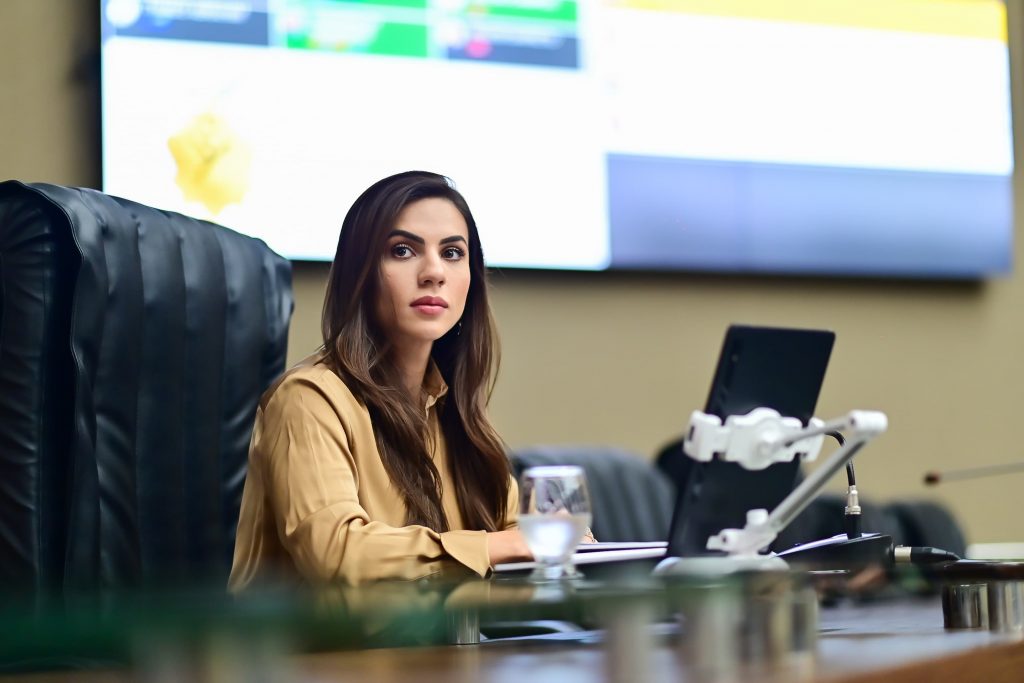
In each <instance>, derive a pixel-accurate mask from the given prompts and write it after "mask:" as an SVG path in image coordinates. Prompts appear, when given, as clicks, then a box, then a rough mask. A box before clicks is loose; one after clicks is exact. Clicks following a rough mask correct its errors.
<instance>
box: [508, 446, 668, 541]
mask: <svg viewBox="0 0 1024 683" xmlns="http://www.w3.org/2000/svg"><path fill="white" fill-rule="evenodd" d="M509 457H510V458H511V461H512V469H513V472H514V473H515V475H516V477H518V476H519V475H520V474H521V473H522V471H523V469H524V468H526V467H535V466H541V465H579V466H581V467H582V468H583V471H584V473H585V474H586V477H587V488H588V489H589V491H590V506H591V510H592V515H593V523H592V525H591V530H592V531H593V532H594V536H595V537H596V538H597V540H599V541H664V540H665V539H666V538H667V537H668V527H669V524H670V523H671V522H672V506H673V504H674V502H675V487H674V486H673V485H672V483H671V482H670V481H669V480H668V478H667V477H666V476H665V475H664V474H662V473H661V472H660V471H658V470H657V469H656V468H655V467H654V466H653V465H651V463H649V462H648V461H647V460H645V459H644V458H643V457H641V456H639V455H635V454H633V453H630V452H628V451H624V450H621V449H617V448H610V447H604V446H534V447H531V448H523V449H517V450H515V451H514V452H513V453H511V454H510V456H509Z"/></svg>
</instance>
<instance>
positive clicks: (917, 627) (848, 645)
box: [0, 600, 1024, 683]
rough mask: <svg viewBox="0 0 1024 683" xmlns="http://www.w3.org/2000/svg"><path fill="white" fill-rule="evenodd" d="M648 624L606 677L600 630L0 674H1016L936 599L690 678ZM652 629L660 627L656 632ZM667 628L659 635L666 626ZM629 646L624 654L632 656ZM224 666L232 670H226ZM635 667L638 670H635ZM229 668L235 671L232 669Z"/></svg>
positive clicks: (845, 622)
mask: <svg viewBox="0 0 1024 683" xmlns="http://www.w3.org/2000/svg"><path fill="white" fill-rule="evenodd" d="M672 630H673V629H672V628H671V626H668V627H660V628H659V627H655V628H654V629H653V630H652V637H651V648H650V651H649V652H648V653H647V654H646V656H643V657H642V658H641V659H640V660H638V661H640V666H639V667H636V666H633V667H631V668H629V670H628V673H626V674H622V673H620V674H618V675H616V673H615V671H616V667H620V668H621V666H622V664H621V663H616V662H615V661H612V660H613V659H614V655H610V654H609V648H607V647H606V643H605V634H602V633H600V632H588V634H587V635H586V637H584V638H583V642H567V641H565V640H564V637H563V636H552V637H545V638H542V639H541V638H538V639H532V640H531V639H521V640H511V639H510V640H504V641H490V642H485V643H483V644H481V645H476V646H461V647H460V646H447V647H419V648H404V649H395V648H388V649H372V650H358V651H344V652H330V653H321V654H304V655H291V656H282V657H262V658H258V659H257V660H256V661H253V660H248V659H246V660H237V661H235V660H232V659H231V657H229V656H221V657H219V658H214V659H213V660H210V661H206V662H205V663H204V664H203V665H202V666H200V667H199V668H196V667H194V666H193V667H192V668H189V667H188V666H184V667H183V668H180V669H178V670H174V669H173V668H172V669H170V670H167V669H161V668H160V667H155V668H154V669H153V670H152V671H148V672H147V671H142V672H140V671H132V672H130V671H124V670H121V671H118V670H108V671H88V672H74V673H68V672H61V673H42V674H32V675H16V676H0V681H4V682H5V683H14V682H21V683H30V682H31V683H50V682H55V681H73V682H77V683H98V682H100V681H102V682H104V683H108V682H110V683H113V682H120V681H134V680H147V679H152V680H196V681H201V680H252V676H254V675H255V674H256V673H259V674H260V678H262V679H263V680H286V681H341V682H345V681H352V682H357V681H358V682H359V683H409V682H410V681H417V682H422V683H476V682H478V681H491V682H493V683H576V682H579V683H590V682H595V681H613V680H616V681H617V680H628V681H630V683H634V682H636V683H640V682H641V681H642V680H645V679H646V680H650V681H728V680H744V681H745V680H759V681H772V682H780V683H781V682H782V681H787V682H788V681H815V682H819V683H825V682H827V683H875V682H880V681H899V683H946V682H949V683H954V682H955V683H963V682H969V681H981V682H983V683H1001V682H1003V681H1021V680H1024V635H1016V636H1014V635H1001V634H994V633H990V632H988V631H946V630H944V629H943V627H942V610H941V607H940V605H939V603H938V601H937V600H927V601H923V602H922V601H918V602H910V603H907V602H902V603H896V604H879V605H872V606H850V607H839V608H826V609H823V610H822V612H821V621H820V629H819V638H818V646H817V655H816V657H814V658H805V659H804V660H803V661H796V662H793V663H791V664H789V665H788V666H786V667H784V668H781V669H776V670H774V671H767V670H764V669H758V670H755V671H751V670H747V669H742V668H735V669H733V670H731V671H724V672H719V675H718V676H714V675H704V676H700V675H698V673H699V672H695V671H693V670H692V668H691V666H690V664H689V663H688V662H687V661H686V660H685V657H684V656H683V655H682V654H681V652H680V648H679V642H680V641H679V635H678V633H671V631H672ZM659 631H660V633H659ZM666 631H668V632H666ZM640 654H641V653H639V652H634V653H631V655H630V656H633V657H637V656H640ZM232 669H234V670H235V671H234V672H232ZM638 669H639V670H638ZM232 673H236V674H238V675H237V676H234V675H232Z"/></svg>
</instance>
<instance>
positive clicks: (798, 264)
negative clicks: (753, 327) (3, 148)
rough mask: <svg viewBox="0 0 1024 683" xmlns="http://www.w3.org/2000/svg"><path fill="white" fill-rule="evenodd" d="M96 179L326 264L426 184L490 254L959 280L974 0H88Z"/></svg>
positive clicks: (1005, 128)
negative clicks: (420, 182)
mask: <svg viewBox="0 0 1024 683" xmlns="http://www.w3.org/2000/svg"><path fill="white" fill-rule="evenodd" d="M101 24H102V30H103V36H102V38H103V40H102V65H103V66H102V107H103V182H104V190H105V191H107V192H109V193H112V194H115V195H119V196H124V197H127V198H129V199H133V200H136V201H140V202H143V203H146V204H150V205H153V206H157V207H160V208H165V209H169V210H174V211H179V212H182V213H186V214H189V215H193V216H196V217H199V218H204V219H208V220H212V221H215V222H218V223H221V224H223V225H226V226H228V227H231V228H233V229H236V230H238V231H240V232H244V233H247V234H251V235H254V236H257V237H259V238H261V239H263V240H265V241H266V242H267V243H268V244H269V245H270V246H271V247H272V248H273V249H275V250H276V251H278V252H279V253H281V254H283V255H285V256H288V257H290V258H294V259H304V260H327V259H330V258H332V257H333V255H334V250H335V247H336V244H337V235H338V230H339V228H340V226H341V221H342V219H343V217H344V214H345V211H346V210H347V208H348V206H349V205H350V204H351V203H352V201H353V200H354V199H355V198H356V196H358V194H359V193H360V192H361V191H362V190H363V189H365V188H366V187H367V186H369V185H370V184H371V183H373V182H374V181H375V180H377V179H379V178H381V177H384V176H386V175H389V174H391V173H396V172H399V171H404V170H410V169H426V170H433V171H437V172H440V173H444V174H445V175H448V176H449V177H451V178H452V179H453V180H454V181H455V183H456V185H457V187H458V188H459V189H460V190H461V191H462V192H463V194H465V196H466V197H467V199H468V200H469V202H470V206H471V207H472V208H473V211H474V214H475V216H476V219H477V222H478V224H479V227H480V231H481V239H482V240H483V243H484V247H485V253H486V257H487V261H488V263H489V265H491V266H494V267H521V268H544V269H548V268H554V269H576V270H600V269H608V268H611V269H629V270H682V271H698V272H699V271H706V272H708V271H710V272H735V273H759V272H763V273H796V274H837V275H867V276H897V277H940V278H945V277H952V278H980V277H988V276H993V275H999V274H1005V273H1007V272H1009V270H1010V268H1011V257H1012V238H1013V229H1012V213H1013V206H1012V191H1011V177H1012V172H1013V154H1012V132H1011V118H1010V97H1009V64H1008V50H1007V39H1006V10H1005V7H1004V5H1003V3H1002V2H1001V1H1000V0H818V1H816V2H812V3H808V2H804V1H798V0H590V1H586V0H581V1H579V2H571V1H559V0H518V1H512V0H493V1H487V0H480V1H472V0H104V2H102V4H101Z"/></svg>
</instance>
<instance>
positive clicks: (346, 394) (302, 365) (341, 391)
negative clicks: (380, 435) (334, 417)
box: [260, 354, 365, 412]
mask: <svg viewBox="0 0 1024 683" xmlns="http://www.w3.org/2000/svg"><path fill="white" fill-rule="evenodd" d="M307 402H315V403H325V404H327V405H329V406H331V407H332V408H334V410H335V411H336V412H348V411H350V410H353V409H354V410H365V408H363V405H362V402H361V401H359V399H357V398H356V396H355V394H353V393H352V390H351V389H349V387H348V385H346V384H345V381H344V380H342V378H341V377H340V376H339V375H338V373H337V372H335V371H334V369H333V368H331V367H330V365H328V364H327V363H326V362H325V360H324V358H323V356H322V355H321V354H313V355H311V356H309V357H307V358H304V359H303V360H301V361H300V362H299V363H297V364H296V365H294V366H293V367H291V368H289V369H288V370H286V371H285V372H284V374H282V375H281V376H280V377H279V378H278V379H277V381H275V382H274V383H273V384H272V385H271V386H270V388H269V389H267V391H266V392H265V393H264V394H263V398H262V399H261V400H260V407H261V408H263V409H264V410H267V409H268V408H272V407H273V406H275V405H276V406H277V407H279V408H280V407H284V406H293V407H294V406H298V405H302V404H303V403H307Z"/></svg>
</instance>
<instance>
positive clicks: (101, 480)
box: [0, 181, 293, 592]
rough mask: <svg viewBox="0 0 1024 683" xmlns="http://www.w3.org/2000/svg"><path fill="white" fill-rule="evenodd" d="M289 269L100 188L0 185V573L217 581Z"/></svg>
mask: <svg viewBox="0 0 1024 683" xmlns="http://www.w3.org/2000/svg"><path fill="white" fill-rule="evenodd" d="M292 305H293V302H292V291H291V266H290V264H289V263H288V261H286V260H285V259H283V258H281V257H280V256H278V255H277V254H275V253H274V252H272V251H271V250H270V249H269V248H267V246H266V245H265V244H264V243H263V242H261V241H259V240H256V239H253V238H250V237H246V236H243V235H240V234H238V233H236V232H233V231H231V230H228V229H227V228H224V227H221V226H218V225H215V224H212V223H208V222H203V221H198V220H194V219H191V218H188V217H185V216H182V215H179V214H174V213H169V212H164V211H159V210H156V209H153V208H150V207H147V206H143V205H140V204H137V203H135V202H131V201H126V200H124V199H118V198H115V197H110V196H108V195H105V194H102V193H100V192H96V191H94V190H86V189H75V188H65V187H57V186H54V185H46V184H32V185H26V184H22V183H19V182H14V181H11V182H6V183H0V584H2V585H4V586H5V587H12V586H21V587H33V588H36V589H38V590H40V591H44V592H49V591H56V592H61V591H64V590H67V589H97V588H106V587H122V586H131V585H140V584H147V583H150V582H161V583H162V582H181V581H195V580H204V579H205V580H218V579H220V578H222V577H224V576H226V574H227V571H228V569H229V565H230V557H231V548H232V546H233V544H234V533H235V526H236V524H237V515H238V507H239V503H240V500H241V489H242V484H243V481H244V478H245V467H246V455H247V449H248V443H249V438H250V435H251V430H252V424H253V418H254V415H255V410H256V405H257V402H258V400H259V397H260V394H261V393H262V392H263V390H264V389H265V388H266V387H267V386H268V385H269V384H270V383H271V382H272V381H273V379H274V378H275V377H276V376H277V375H278V374H280V373H281V371H282V370H283V369H284V362H285V352H286V343H287V330H288V323H289V320H290V317H291V312H292Z"/></svg>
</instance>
